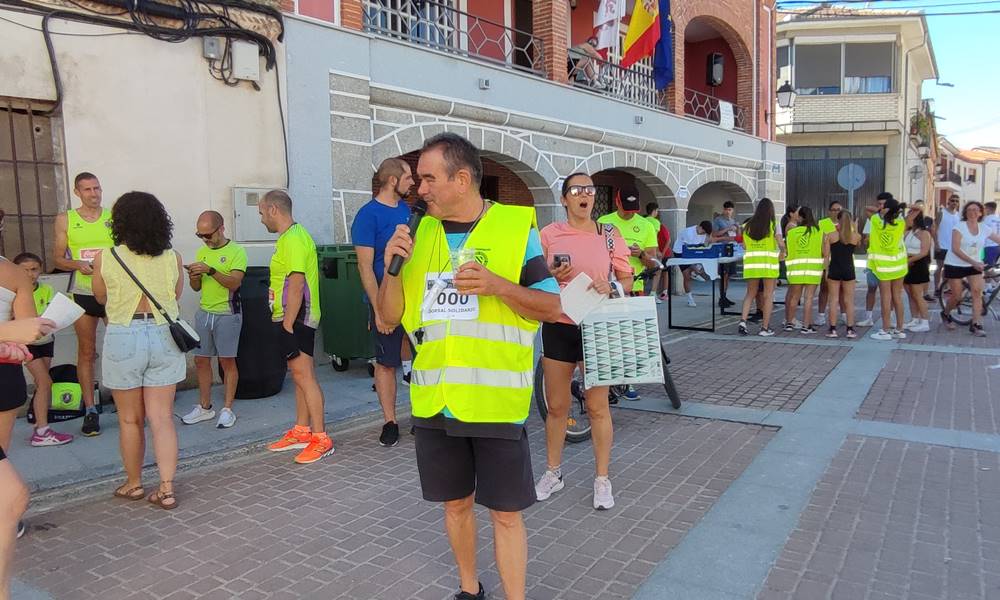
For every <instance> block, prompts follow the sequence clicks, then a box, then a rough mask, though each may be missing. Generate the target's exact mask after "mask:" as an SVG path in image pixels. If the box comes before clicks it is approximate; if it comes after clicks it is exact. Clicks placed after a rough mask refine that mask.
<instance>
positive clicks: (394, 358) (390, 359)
mask: <svg viewBox="0 0 1000 600" xmlns="http://www.w3.org/2000/svg"><path fill="white" fill-rule="evenodd" d="M368 328H369V329H370V330H371V332H372V335H373V336H374V337H375V362H377V363H378V364H380V365H382V366H383V367H393V368H395V367H401V366H403V337H404V336H405V333H404V331H403V326H402V325H399V326H397V327H396V328H395V329H393V330H392V333H390V334H389V335H385V334H384V333H382V332H381V331H379V330H378V329H377V328H376V327H375V311H374V310H372V308H371V306H370V305H369V307H368Z"/></svg>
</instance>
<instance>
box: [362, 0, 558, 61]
mask: <svg viewBox="0 0 1000 600" xmlns="http://www.w3.org/2000/svg"><path fill="white" fill-rule="evenodd" d="M364 23H365V29H366V30H367V31H371V32H373V33H377V34H380V35H384V36H386V37H390V38H396V39H400V40H405V41H407V42H410V43H412V44H419V45H421V46H427V47H430V48H433V49H435V50H440V51H443V52H451V53H455V54H459V55H462V56H469V57H472V58H476V59H478V60H484V61H488V62H493V63H497V64H501V65H503V66H506V67H511V68H514V69H518V70H521V71H526V72H529V73H535V74H538V75H544V60H543V58H544V48H543V45H542V41H541V40H540V39H539V38H537V37H535V36H533V35H532V34H531V33H529V32H526V31H520V30H518V29H512V28H510V27H505V26H504V25H503V24H501V23H497V22H495V21H490V20H489V19H484V18H482V17H478V16H476V15H473V14H470V13H467V12H463V11H461V10H458V9H457V8H455V7H454V6H452V4H451V3H449V2H447V1H436V0H365V14H364Z"/></svg>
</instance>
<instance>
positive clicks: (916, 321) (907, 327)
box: [903, 319, 920, 330]
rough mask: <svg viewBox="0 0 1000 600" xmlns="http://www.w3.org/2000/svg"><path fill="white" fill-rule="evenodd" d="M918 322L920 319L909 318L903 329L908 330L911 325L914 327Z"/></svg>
mask: <svg viewBox="0 0 1000 600" xmlns="http://www.w3.org/2000/svg"><path fill="white" fill-rule="evenodd" d="M919 324H920V319H910V320H909V321H907V322H906V324H905V325H903V329H906V330H910V328H911V327H916V326H917V325H919Z"/></svg>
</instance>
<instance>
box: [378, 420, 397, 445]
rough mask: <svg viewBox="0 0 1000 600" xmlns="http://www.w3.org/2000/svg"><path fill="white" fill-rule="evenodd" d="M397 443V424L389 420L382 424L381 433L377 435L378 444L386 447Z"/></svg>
mask: <svg viewBox="0 0 1000 600" xmlns="http://www.w3.org/2000/svg"><path fill="white" fill-rule="evenodd" d="M398 443H399V425H396V423H395V422H394V421H389V422H388V423H386V424H385V425H383V426H382V435H380V436H378V445H379V446H384V447H386V448H388V447H391V446H395V445H396V444H398Z"/></svg>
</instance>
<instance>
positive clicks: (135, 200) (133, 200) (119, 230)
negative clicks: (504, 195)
mask: <svg viewBox="0 0 1000 600" xmlns="http://www.w3.org/2000/svg"><path fill="white" fill-rule="evenodd" d="M173 230H174V222H173V221H171V220H170V215H168V214H167V209H165V208H163V204H161V203H160V201H159V200H157V199H156V196H154V195H152V194H150V193H147V192H128V193H125V194H122V196H121V197H120V198H118V200H116V201H115V205H114V206H113V207H112V208H111V237H112V238H113V239H114V241H115V245H116V246H118V245H121V244H124V245H125V247H127V248H128V249H129V250H131V251H132V252H135V253H136V254H145V255H146V256H159V255H161V254H163V251H164V250H167V249H169V248H170V238H171V237H173Z"/></svg>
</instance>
